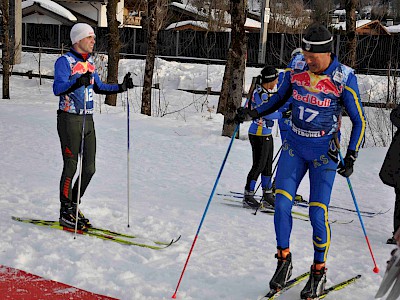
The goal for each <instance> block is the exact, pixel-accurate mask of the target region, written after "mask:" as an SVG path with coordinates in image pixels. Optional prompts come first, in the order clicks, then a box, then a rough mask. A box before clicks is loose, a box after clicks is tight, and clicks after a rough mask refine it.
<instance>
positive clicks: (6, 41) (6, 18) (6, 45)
mask: <svg viewBox="0 0 400 300" xmlns="http://www.w3.org/2000/svg"><path fill="white" fill-rule="evenodd" d="M8 1H9V0H2V1H1V12H2V19H1V20H2V25H3V35H2V44H3V55H2V59H1V64H2V66H3V99H10V76H11V72H10V66H11V52H12V51H11V42H10V13H9V9H10V7H9V2H8Z"/></svg>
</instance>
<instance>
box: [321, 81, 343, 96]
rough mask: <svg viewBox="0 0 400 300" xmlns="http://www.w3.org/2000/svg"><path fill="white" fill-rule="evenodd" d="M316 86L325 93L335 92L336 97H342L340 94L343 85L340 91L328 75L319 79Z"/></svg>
mask: <svg viewBox="0 0 400 300" xmlns="http://www.w3.org/2000/svg"><path fill="white" fill-rule="evenodd" d="M315 88H316V89H317V90H319V91H321V92H322V93H324V94H325V95H329V94H333V95H335V96H336V97H340V94H341V92H342V87H340V91H339V90H338V88H337V87H336V85H335V84H334V83H333V82H332V81H331V80H330V79H329V78H328V77H327V78H324V79H321V80H319V81H318V82H317V84H316V85H315Z"/></svg>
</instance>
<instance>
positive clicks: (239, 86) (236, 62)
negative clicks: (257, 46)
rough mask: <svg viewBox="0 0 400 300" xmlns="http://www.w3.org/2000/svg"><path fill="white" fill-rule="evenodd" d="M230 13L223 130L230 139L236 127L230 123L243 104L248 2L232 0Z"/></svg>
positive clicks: (223, 133)
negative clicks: (230, 39) (226, 89)
mask: <svg viewBox="0 0 400 300" xmlns="http://www.w3.org/2000/svg"><path fill="white" fill-rule="evenodd" d="M230 12H231V36H232V42H231V47H230V49H229V56H228V61H227V63H226V67H225V73H227V72H229V75H224V79H226V78H229V81H230V84H229V91H228V98H227V99H226V107H225V114H224V125H223V128H222V135H223V136H229V137H231V136H232V134H233V132H234V129H235V127H236V126H235V124H232V123H231V122H228V121H230V120H232V119H233V118H234V116H235V114H236V110H237V109H238V108H239V107H240V106H241V103H242V94H243V77H244V69H245V67H246V66H245V57H246V51H247V37H246V32H245V30H244V23H245V22H246V17H247V0H231V3H230ZM229 64H230V65H229ZM225 84H226V83H225Z"/></svg>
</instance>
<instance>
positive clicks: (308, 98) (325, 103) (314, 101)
mask: <svg viewBox="0 0 400 300" xmlns="http://www.w3.org/2000/svg"><path fill="white" fill-rule="evenodd" d="M293 99H295V100H297V101H302V102H304V103H310V104H311V105H316V106H319V107H329V106H330V105H331V99H329V98H325V99H324V100H320V99H318V98H317V97H316V96H314V95H311V94H306V95H304V96H303V95H300V94H299V92H298V91H296V90H293Z"/></svg>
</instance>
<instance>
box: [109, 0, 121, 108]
mask: <svg viewBox="0 0 400 300" xmlns="http://www.w3.org/2000/svg"><path fill="white" fill-rule="evenodd" d="M118 2H119V0H109V1H108V3H107V24H108V39H107V40H108V51H107V53H108V71H107V82H108V83H118V63H119V50H120V49H121V41H120V39H119V31H118V25H119V22H118V21H117V4H118ZM105 104H108V105H112V106H116V105H117V95H116V94H112V95H107V96H106V100H105Z"/></svg>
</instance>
